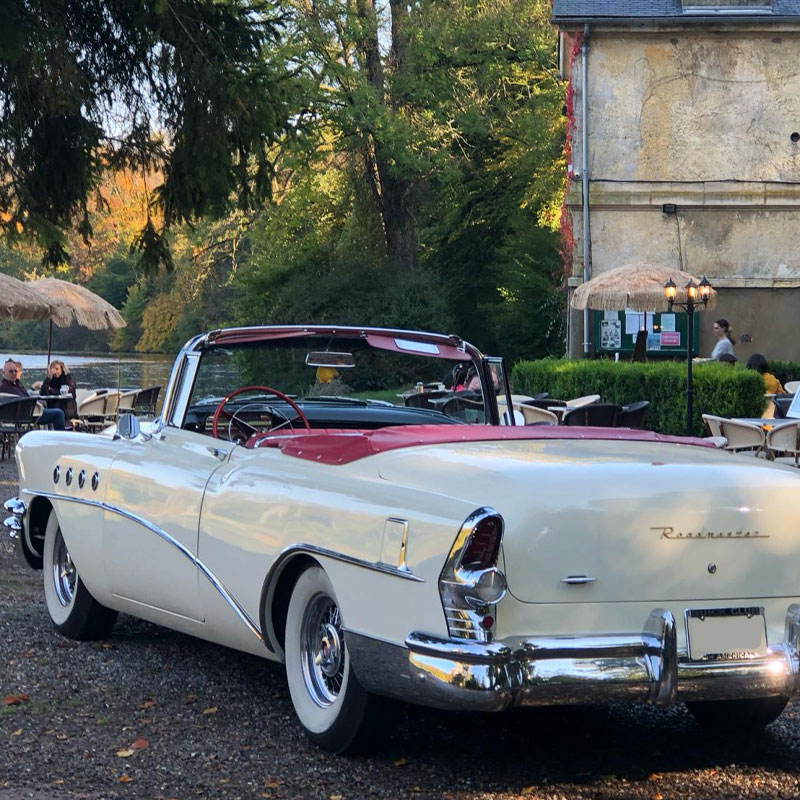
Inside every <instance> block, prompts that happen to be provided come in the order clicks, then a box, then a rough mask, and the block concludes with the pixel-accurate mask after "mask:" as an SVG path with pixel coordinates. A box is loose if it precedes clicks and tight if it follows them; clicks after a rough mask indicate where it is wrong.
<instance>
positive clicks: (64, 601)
mask: <svg viewBox="0 0 800 800" xmlns="http://www.w3.org/2000/svg"><path fill="white" fill-rule="evenodd" d="M77 579H78V573H77V571H76V569H75V565H74V564H73V563H72V558H71V557H70V555H69V550H67V546H66V544H64V539H63V537H62V536H61V529H60V528H59V529H58V530H57V531H56V540H55V546H54V548H53V586H54V588H55V590H56V597H58V602H59V603H61V605H62V606H64V607H66V606H68V605H69V604H70V603H71V602H72V599H73V598H74V597H75V582H76V581H77Z"/></svg>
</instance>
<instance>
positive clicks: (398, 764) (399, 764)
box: [393, 757, 408, 767]
mask: <svg viewBox="0 0 800 800" xmlns="http://www.w3.org/2000/svg"><path fill="white" fill-rule="evenodd" d="M393 763H394V765H395V766H396V767H404V766H405V765H406V764H408V761H406V759H405V758H402V757H401V758H396V759H395V760H394V762H393Z"/></svg>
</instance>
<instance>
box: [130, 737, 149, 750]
mask: <svg viewBox="0 0 800 800" xmlns="http://www.w3.org/2000/svg"><path fill="white" fill-rule="evenodd" d="M148 747H150V742H148V741H147V739H137V740H136V741H135V742H134V743H133V744H132V745H131V750H147V748H148Z"/></svg>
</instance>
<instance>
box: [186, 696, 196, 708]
mask: <svg viewBox="0 0 800 800" xmlns="http://www.w3.org/2000/svg"><path fill="white" fill-rule="evenodd" d="M195 700H197V695H196V694H187V695H186V697H184V698H183V702H184V703H186V705H187V706H190V705H191V704H192V703H194V701H195Z"/></svg>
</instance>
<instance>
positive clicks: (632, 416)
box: [617, 400, 650, 429]
mask: <svg viewBox="0 0 800 800" xmlns="http://www.w3.org/2000/svg"><path fill="white" fill-rule="evenodd" d="M649 407H650V401H649V400H639V401H638V402H636V403H631V404H630V405H627V406H622V408H621V409H620V412H619V414H617V427H618V428H639V429H641V428H644V420H645V417H646V416H647V409H648V408H649Z"/></svg>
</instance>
